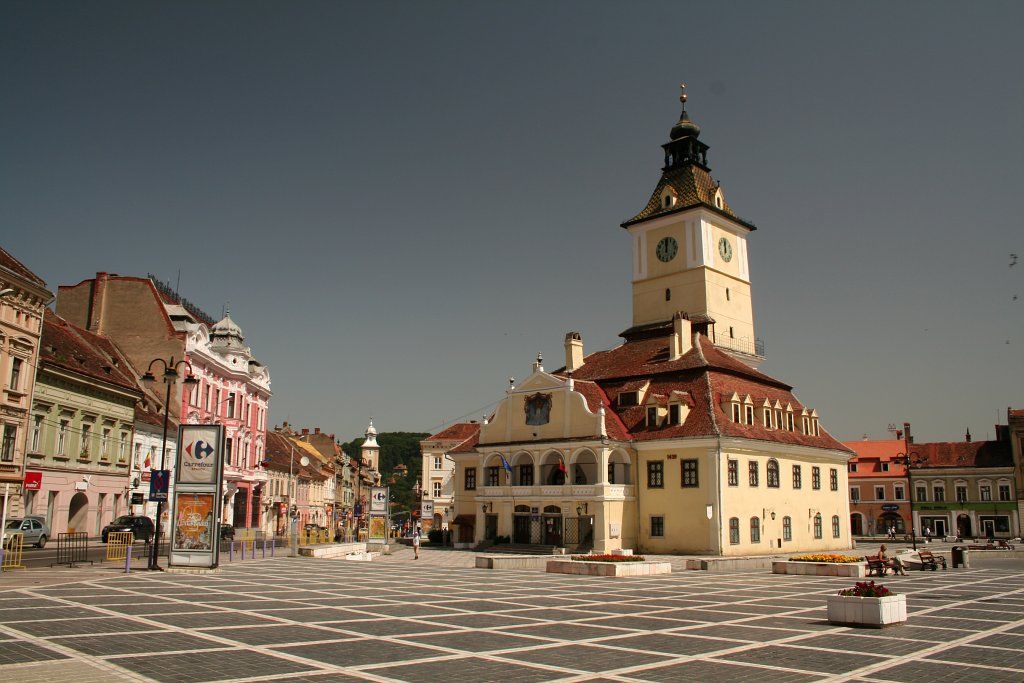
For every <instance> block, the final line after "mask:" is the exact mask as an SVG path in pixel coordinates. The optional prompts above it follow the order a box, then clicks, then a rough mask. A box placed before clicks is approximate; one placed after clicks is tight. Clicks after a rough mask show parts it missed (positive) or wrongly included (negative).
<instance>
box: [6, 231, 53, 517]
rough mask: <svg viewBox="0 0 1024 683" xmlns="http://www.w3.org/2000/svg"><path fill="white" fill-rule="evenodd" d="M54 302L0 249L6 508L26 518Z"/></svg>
mask: <svg viewBox="0 0 1024 683" xmlns="http://www.w3.org/2000/svg"><path fill="white" fill-rule="evenodd" d="M52 300H53V294H51V293H50V291H49V290H48V289H47V288H46V283H45V282H44V281H43V279H42V278H40V277H39V276H38V275H36V274H35V273H33V272H32V271H31V270H29V269H28V268H27V267H25V264H23V263H22V262H21V261H19V260H18V259H16V258H14V256H12V255H11V254H9V253H8V252H7V251H5V250H4V249H3V248H0V509H3V506H4V505H6V506H7V514H8V515H9V516H16V515H22V514H24V512H25V504H26V503H27V502H29V501H28V500H27V499H28V498H31V497H32V496H33V495H35V493H34V492H33V491H23V489H22V485H23V480H24V475H25V450H26V446H27V445H28V444H30V443H31V442H29V441H28V439H30V438H31V436H30V435H31V434H33V433H34V431H33V430H35V429H36V426H35V425H34V424H32V425H30V423H29V415H30V412H31V407H32V392H33V389H34V387H35V380H36V366H37V365H38V362H39V336H40V334H41V333H42V329H43V311H44V310H45V308H46V305H47V304H49V303H50V301H52ZM5 490H9V491H10V500H9V501H8V500H5V495H4V491H5Z"/></svg>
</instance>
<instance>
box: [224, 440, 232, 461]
mask: <svg viewBox="0 0 1024 683" xmlns="http://www.w3.org/2000/svg"><path fill="white" fill-rule="evenodd" d="M232 443H233V440H232V439H227V440H226V441H225V442H224V444H225V448H224V462H226V463H227V464H229V465H234V464H235V461H234V460H232V458H231V444H232Z"/></svg>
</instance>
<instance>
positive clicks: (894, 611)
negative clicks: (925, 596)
mask: <svg viewBox="0 0 1024 683" xmlns="http://www.w3.org/2000/svg"><path fill="white" fill-rule="evenodd" d="M828 620H829V623H832V624H837V625H840V626H865V627H868V628H885V627H886V626H893V625H896V624H902V623H903V622H905V621H906V620H907V596H906V595H904V594H902V593H900V594H897V595H887V596H885V597H884V598H858V597H855V596H852V595H830V596H828Z"/></svg>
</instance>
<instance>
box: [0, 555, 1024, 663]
mask: <svg viewBox="0 0 1024 683" xmlns="http://www.w3.org/2000/svg"><path fill="white" fill-rule="evenodd" d="M422 555H423V558H422V559H421V560H419V561H417V562H412V561H411V553H409V552H408V551H407V550H404V549H402V550H399V551H398V552H397V553H396V554H395V555H393V556H390V557H384V558H380V561H375V562H374V563H372V564H363V563H349V562H344V561H340V560H333V561H332V560H312V559H289V558H276V559H268V560H256V561H247V562H236V563H234V564H229V565H227V566H225V567H224V568H223V570H222V571H221V572H220V573H217V574H214V575H210V576H208V577H196V576H188V575H177V574H166V573H145V572H137V573H133V574H131V575H130V576H124V575H118V574H116V573H112V572H107V573H104V574H97V573H95V572H88V571H79V570H70V569H68V570H58V571H63V572H64V574H62V576H66V577H67V578H66V580H64V582H63V583H56V584H54V585H46V584H45V583H44V584H41V585H40V586H38V587H25V586H24V584H23V583H22V584H19V586H20V587H18V588H12V589H9V590H5V589H4V588H3V584H2V583H0V680H11V681H36V680H39V681H43V680H65V679H66V680H74V679H76V678H77V679H80V680H88V681H92V680H103V681H118V680H124V681H128V680H132V681H160V682H162V683H163V682H166V683H177V682H182V683H185V682H193V681H194V682H196V683H199V682H205V681H233V680H237V681H292V682H296V683H300V682H307V681H308V682H310V683H334V682H339V683H340V682H348V681H357V680H375V681H389V680H391V681H440V682H441V683H448V681H513V682H519V681H522V682H524V683H528V682H532V681H566V682H575V681H594V682H596V681H620V682H622V681H627V682H628V681H679V680H687V681H713V682H714V683H731V682H732V681H741V682H742V681H756V682H757V683H761V682H763V681H794V682H803V681H826V680H827V681H858V682H869V683H877V682H880V681H922V682H925V681H927V682H931V681H979V682H983V683H998V682H1000V681H1016V682H1019V681H1022V680H1024V655H1022V654H1021V653H1022V652H1024V573H1021V572H1019V571H1013V570H1011V569H1009V568H1007V569H1002V568H1000V569H970V570H956V571H953V570H950V571H946V572H934V573H933V572H926V573H912V574H911V575H910V576H908V577H891V578H887V579H886V583H888V584H890V585H893V586H894V587H895V588H896V589H897V590H898V591H899V592H903V593H906V594H907V596H908V607H909V610H910V615H911V618H910V622H909V623H908V624H907V625H904V626H899V627H895V628H890V629H886V630H884V631H877V630H864V629H850V628H844V627H837V626H832V625H831V624H829V623H828V622H827V621H826V620H825V609H824V604H825V597H826V596H827V595H829V594H832V593H834V592H835V591H837V590H838V589H840V588H843V587H846V586H848V585H849V584H850V583H851V581H850V580H847V579H835V578H826V577H809V576H801V577H797V576H775V575H771V574H767V573H763V572H757V573H745V574H711V575H709V574H706V573H702V572H687V571H683V570H682V569H681V568H680V567H679V563H678V561H677V560H674V563H675V565H676V569H675V572H676V573H674V574H672V575H668V576H655V577H638V578H634V579H605V578H599V577H567V576H564V575H552V574H546V573H543V572H539V571H488V570H482V569H475V568H473V567H472V566H470V564H471V561H472V555H470V554H467V553H456V552H445V551H437V550H434V551H431V550H426V549H425V550H424V552H423V553H422ZM28 571H31V570H28ZM6 576H7V575H4V577H6ZM2 580H3V579H2V578H0V581H2Z"/></svg>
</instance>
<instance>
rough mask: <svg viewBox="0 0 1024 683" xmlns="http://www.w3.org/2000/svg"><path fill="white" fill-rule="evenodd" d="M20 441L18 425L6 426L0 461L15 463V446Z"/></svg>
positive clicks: (0, 450)
mask: <svg viewBox="0 0 1024 683" xmlns="http://www.w3.org/2000/svg"><path fill="white" fill-rule="evenodd" d="M17 441H18V427H17V425H11V424H7V425H4V440H3V444H2V445H0V461H2V462H14V444H15V443H17Z"/></svg>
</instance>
